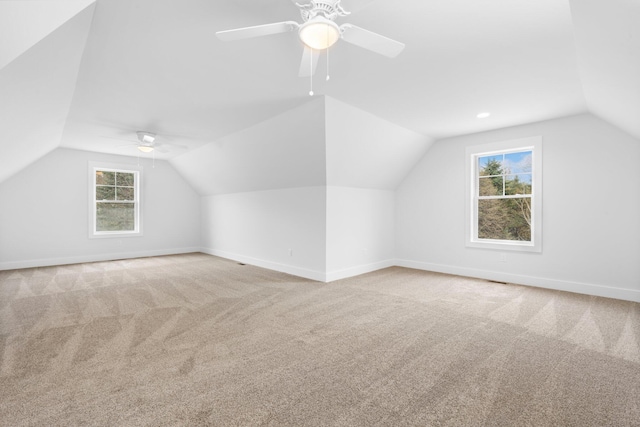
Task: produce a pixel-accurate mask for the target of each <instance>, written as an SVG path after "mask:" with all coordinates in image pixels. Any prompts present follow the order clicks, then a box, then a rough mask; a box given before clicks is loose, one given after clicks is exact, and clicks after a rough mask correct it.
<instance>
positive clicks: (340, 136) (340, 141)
mask: <svg viewBox="0 0 640 427" xmlns="http://www.w3.org/2000/svg"><path fill="white" fill-rule="evenodd" d="M326 117H327V119H326V129H327V185H329V186H341V187H356V188H375V189H380V190H394V189H395V188H396V187H397V186H398V185H399V184H400V182H401V181H402V179H403V178H404V177H405V176H406V174H407V173H408V172H409V171H410V170H411V169H412V168H413V166H414V165H415V164H416V163H417V162H418V161H419V160H420V159H421V158H422V157H423V156H424V154H425V153H426V151H427V149H428V148H429V147H430V146H431V144H432V143H433V139H431V138H429V137H426V136H424V135H421V134H419V133H416V132H413V131H411V130H409V129H405V128H403V127H400V126H398V125H396V124H393V123H391V122H388V121H386V120H383V119H381V118H379V117H376V116H374V115H373V114H371V113H368V112H366V111H363V110H360V109H358V108H355V107H352V106H350V105H348V104H345V103H344V102H341V101H339V100H337V99H334V98H331V97H326Z"/></svg>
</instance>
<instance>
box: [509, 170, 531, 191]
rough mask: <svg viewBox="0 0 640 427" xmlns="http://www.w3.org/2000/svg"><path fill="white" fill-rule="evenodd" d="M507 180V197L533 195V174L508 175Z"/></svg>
mask: <svg viewBox="0 0 640 427" xmlns="http://www.w3.org/2000/svg"><path fill="white" fill-rule="evenodd" d="M505 178H506V182H505V194H506V195H507V196H516V195H520V194H531V174H530V173H520V174H517V175H507V176H506V177H505Z"/></svg>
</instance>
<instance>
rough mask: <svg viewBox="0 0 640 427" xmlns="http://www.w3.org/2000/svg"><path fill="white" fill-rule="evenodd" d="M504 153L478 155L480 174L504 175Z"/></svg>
mask: <svg viewBox="0 0 640 427" xmlns="http://www.w3.org/2000/svg"><path fill="white" fill-rule="evenodd" d="M502 158H503V155H502V154H497V155H493V156H483V157H478V173H479V174H480V176H489V175H502Z"/></svg>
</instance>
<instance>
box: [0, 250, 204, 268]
mask: <svg viewBox="0 0 640 427" xmlns="http://www.w3.org/2000/svg"><path fill="white" fill-rule="evenodd" d="M192 252H200V248H176V249H162V250H153V251H137V252H118V253H110V254H92V255H77V256H70V257H60V258H42V259H34V260H25V261H7V262H0V270H16V269H19V268H33V267H49V266H52V265H67V264H79V263H82V262H100V261H113V260H118V259H131V258H144V257H150V256H162V255H177V254H186V253H192Z"/></svg>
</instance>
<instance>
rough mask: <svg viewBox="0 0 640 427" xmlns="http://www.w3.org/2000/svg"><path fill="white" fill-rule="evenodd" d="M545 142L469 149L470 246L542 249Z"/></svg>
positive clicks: (526, 141) (526, 140)
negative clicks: (542, 186)
mask: <svg viewBox="0 0 640 427" xmlns="http://www.w3.org/2000/svg"><path fill="white" fill-rule="evenodd" d="M541 143H542V138H541V137H531V138H523V139H521V140H514V141H503V142H499V143H492V144H485V145H482V146H476V147H468V148H467V156H468V159H469V163H468V165H469V166H468V168H467V183H468V186H467V191H468V193H467V194H468V195H469V197H468V199H467V200H469V203H468V204H467V224H468V226H467V228H466V230H467V233H466V235H467V246H470V247H481V248H494V249H503V250H524V251H535V252H539V251H541V229H540V224H541V218H540V217H541V212H542V210H541V197H540V192H541V150H542V146H541Z"/></svg>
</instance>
